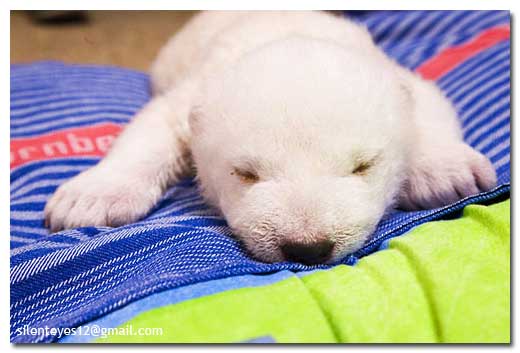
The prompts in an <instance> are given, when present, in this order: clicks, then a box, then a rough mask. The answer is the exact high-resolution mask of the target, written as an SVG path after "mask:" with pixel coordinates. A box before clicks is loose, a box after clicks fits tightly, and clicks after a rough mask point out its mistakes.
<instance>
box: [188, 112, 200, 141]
mask: <svg viewBox="0 0 520 353" xmlns="http://www.w3.org/2000/svg"><path fill="white" fill-rule="evenodd" d="M202 118H203V112H202V107H201V106H200V105H196V106H194V107H193V108H192V109H191V111H190V115H189V118H188V124H189V125H190V130H191V133H192V135H198V134H200V133H202V131H203V127H202Z"/></svg>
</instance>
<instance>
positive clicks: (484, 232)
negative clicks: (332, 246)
mask: <svg viewBox="0 0 520 353" xmlns="http://www.w3.org/2000/svg"><path fill="white" fill-rule="evenodd" d="M509 207H510V202H509V200H507V201H504V202H502V203H499V204H495V205H492V206H488V207H486V206H478V205H471V206H468V207H466V208H465V209H464V214H463V217H462V218H459V219H456V220H450V221H437V222H430V223H427V224H424V225H421V226H419V227H417V228H415V229H414V230H413V231H411V232H410V233H408V234H407V235H405V236H402V237H398V238H395V239H393V240H391V241H390V244H389V247H388V249H387V250H383V251H379V252H377V253H375V254H372V255H370V256H367V257H365V258H363V259H361V261H359V263H358V264H356V266H354V267H350V266H343V265H342V266H337V267H334V268H332V269H330V270H326V271H317V272H314V273H311V274H309V275H307V276H304V277H303V278H299V277H296V276H295V277H293V278H289V279H286V280H283V281H280V282H277V283H275V284H271V285H266V286H262V287H254V288H242V289H237V290H230V291H226V292H222V293H218V294H215V295H211V296H207V297H203V298H198V299H193V300H189V301H185V302H182V303H178V304H175V305H169V306H165V307H160V308H156V309H153V310H150V311H148V312H146V313H143V314H140V315H138V316H136V317H135V318H133V319H132V320H130V321H128V322H127V323H125V324H124V325H123V326H126V325H132V326H133V329H134V332H135V330H136V329H138V328H140V327H163V329H164V332H163V335H162V336H140V337H139V336H114V335H113V336H109V337H107V338H105V339H99V340H98V342H241V341H245V340H249V339H253V338H255V337H261V336H271V337H272V338H274V339H275V340H276V341H277V342H345V343H347V342H350V343H361V342H367V343H368V342H370V343H376V342H377V343H392V342H394V343H397V342H445V343H453V342H461V343H462V342H464V343H471V342H475V343H477V342H494V343H507V342H509V341H510V316H509V312H510V288H509V286H510V284H509V273H510V267H509V266H510V262H509V258H510V253H509V251H510V243H509V241H510V240H509V238H510V219H509V218H510V216H509V215H510V211H509Z"/></svg>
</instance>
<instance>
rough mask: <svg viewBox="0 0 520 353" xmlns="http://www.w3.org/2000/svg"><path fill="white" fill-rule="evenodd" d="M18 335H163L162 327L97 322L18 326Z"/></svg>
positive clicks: (103, 336) (58, 336)
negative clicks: (81, 324)
mask: <svg viewBox="0 0 520 353" xmlns="http://www.w3.org/2000/svg"><path fill="white" fill-rule="evenodd" d="M15 331H16V334H17V335H25V336H27V335H28V336H54V337H57V338H58V339H59V338H62V337H65V336H90V337H96V338H107V337H109V336H162V335H163V329H162V327H137V328H136V327H134V326H133V325H125V326H120V327H103V326H99V325H96V324H93V325H86V326H79V327H48V326H43V327H30V326H28V325H24V326H22V327H19V328H17V329H16V330H15Z"/></svg>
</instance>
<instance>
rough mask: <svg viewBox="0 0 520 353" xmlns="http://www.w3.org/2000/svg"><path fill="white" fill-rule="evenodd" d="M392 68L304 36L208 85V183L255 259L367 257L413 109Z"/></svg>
mask: <svg viewBox="0 0 520 353" xmlns="http://www.w3.org/2000/svg"><path fill="white" fill-rule="evenodd" d="M379 60H381V59H379ZM384 66H385V65H381V62H380V61H378V60H377V59H375V58H372V57H369V56H364V55H360V54H355V55H354V54H351V53H349V52H348V51H347V50H345V49H343V48H341V47H339V46H337V45H335V44H333V43H325V42H321V41H312V40H304V39H292V40H285V41H281V42H278V43H273V44H270V45H268V46H265V47H263V48H261V49H259V50H257V51H255V52H252V53H250V54H248V55H247V56H245V57H244V58H243V59H242V60H241V61H240V62H239V63H238V64H237V65H236V66H235V67H234V68H232V69H229V70H226V71H225V72H224V73H221V74H218V75H216V76H214V77H212V78H210V79H208V80H207V82H206V85H205V88H204V89H203V90H202V93H201V98H200V100H199V101H198V105H197V107H196V108H195V109H194V110H193V112H192V114H191V117H190V126H191V129H192V141H191V148H192V153H193V157H194V161H195V163H196V167H197V175H198V178H199V181H200V185H201V188H202V190H203V193H204V195H205V197H206V198H207V199H208V201H210V202H211V203H212V204H214V205H215V206H216V207H218V208H219V209H220V210H221V211H222V213H223V214H224V216H225V217H226V219H227V221H228V223H229V225H230V226H231V228H232V229H233V231H234V233H235V234H236V236H237V237H238V238H239V239H240V240H241V241H242V242H243V243H244V244H245V246H246V248H247V249H248V250H249V251H250V252H251V253H252V255H253V256H255V257H256V258H258V259H260V260H262V261H267V262H274V261H283V260H292V261H298V262H302V263H307V264H313V263H326V262H334V261H336V260H338V259H340V258H341V257H343V256H345V255H347V254H349V253H351V252H353V251H355V250H357V249H359V248H360V247H361V246H362V245H363V243H364V242H365V241H366V240H367V238H368V236H369V235H370V234H371V233H372V232H373V230H374V228H375V227H376V225H377V223H378V222H379V220H380V219H381V217H382V216H383V214H384V212H385V210H386V209H387V208H388V207H390V206H391V205H392V203H393V201H394V198H395V197H396V195H397V193H398V191H399V187H400V184H401V181H402V179H403V177H404V176H403V171H404V169H405V162H406V155H407V150H408V147H409V136H408V135H409V134H408V131H409V130H410V128H409V126H410V124H411V119H410V115H411V107H410V106H409V105H410V97H409V96H408V93H407V90H406V89H404V88H403V86H402V85H401V83H400V82H399V79H398V78H397V76H396V75H395V73H394V72H392V71H391V69H389V68H386V69H385V68H384Z"/></svg>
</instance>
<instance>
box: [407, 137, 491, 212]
mask: <svg viewBox="0 0 520 353" xmlns="http://www.w3.org/2000/svg"><path fill="white" fill-rule="evenodd" d="M496 182H497V178H496V173H495V169H494V168H493V166H492V165H491V163H490V162H489V160H488V159H487V158H486V157H484V156H483V155H482V154H481V153H479V152H477V151H475V150H474V149H472V148H471V147H470V146H468V145H466V144H464V143H457V144H452V145H449V146H445V147H443V148H439V149H431V150H427V151H420V152H418V153H417V154H416V155H415V157H414V158H413V160H412V164H411V166H410V172H409V175H408V179H407V181H406V183H405V185H404V187H403V189H402V192H401V195H400V207H401V208H403V209H406V210H419V209H429V208H436V207H442V206H445V205H448V204H450V203H453V202H456V201H458V200H460V199H462V198H465V197H467V196H470V195H475V194H478V193H479V192H482V191H487V190H490V189H492V188H493V187H494V186H495V185H496Z"/></svg>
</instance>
